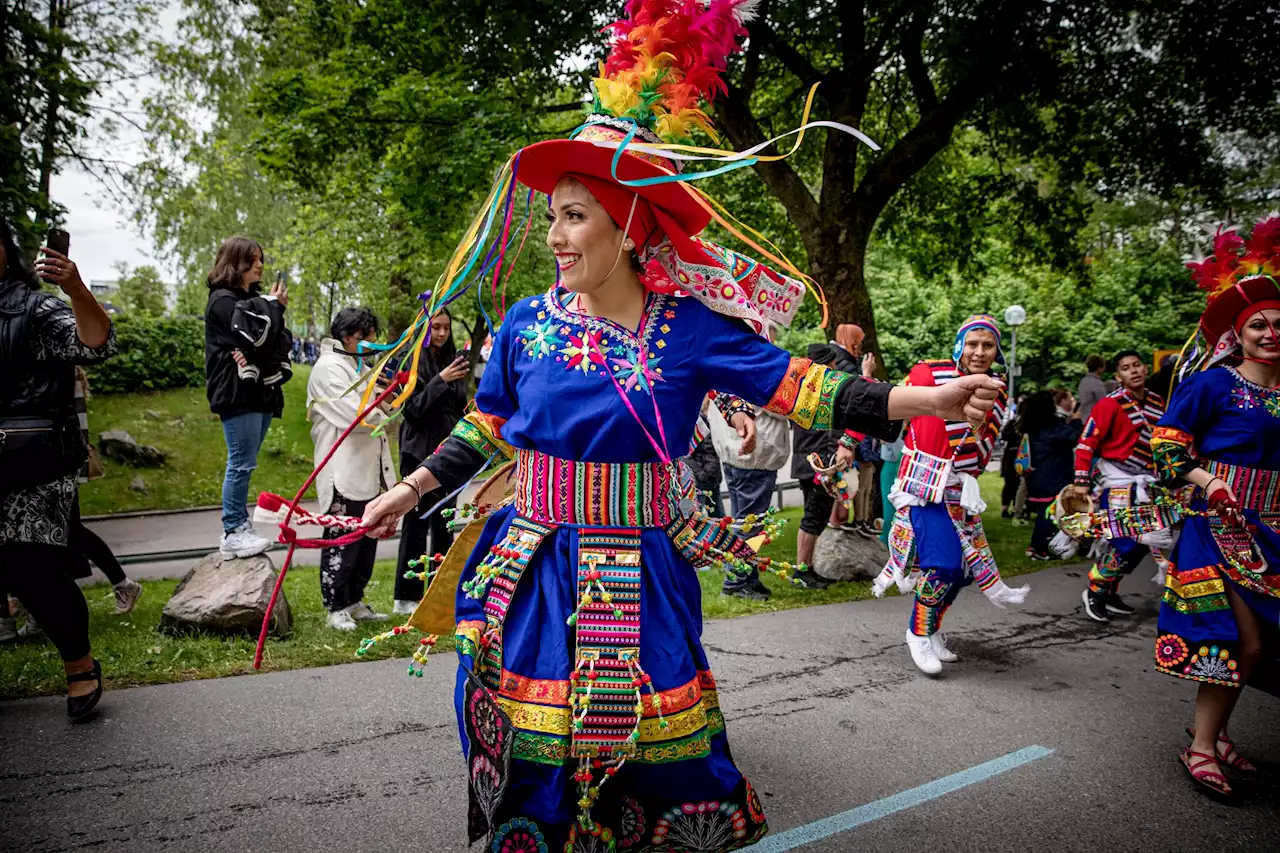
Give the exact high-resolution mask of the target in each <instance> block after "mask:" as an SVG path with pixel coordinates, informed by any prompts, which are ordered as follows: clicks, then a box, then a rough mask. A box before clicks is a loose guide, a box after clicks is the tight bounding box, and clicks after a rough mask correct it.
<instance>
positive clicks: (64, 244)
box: [44, 228, 71, 284]
mask: <svg viewBox="0 0 1280 853" xmlns="http://www.w3.org/2000/svg"><path fill="white" fill-rule="evenodd" d="M44 244H45V245H46V246H48V247H49V248H50V249H53V250H54V251H55V252H60V253H61V254H64V255H66V254H68V253H69V252H70V251H71V235H70V234H68V233H67V232H66V231H63V230H62V229H61V228H50V229H49V233H48V234H46V235H45V237H44ZM44 283H45V284H54V282H52V281H50V280H49V279H47V278H46V279H44Z"/></svg>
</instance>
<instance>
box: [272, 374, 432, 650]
mask: <svg viewBox="0 0 1280 853" xmlns="http://www.w3.org/2000/svg"><path fill="white" fill-rule="evenodd" d="M408 381H409V373H408V372H407V371H403V370H402V371H400V372H399V373H397V374H396V378H395V381H393V382H392V383H391V385H390V386H389V387H388V388H387V389H386V390H385V391H383V392H382V393H381V394H379V395H378V396H377V398H375V399H374V400H373V402H371V403H370V404H369V407H368V408H367V409H365V410H364V411H363V412H361V413H360V414H358V415H356V419H355V420H354V421H352V422H351V425H350V426H348V427H347V428H346V430H344V431H343V433H342V435H340V436H338V440H337V441H335V442H334V443H333V447H331V448H329V452H328V454H326V455H325V457H324V459H322V460H321V461H320V464H319V465H317V466H316V467H315V470H313V471H312V472H311V475H310V476H309V477H307V481H306V482H305V483H303V484H302V488H300V489H298V493H297V494H296V495H294V496H293V500H292V501H290V502H289V511H288V512H287V513H285V516H284V521H282V522H280V531H281V532H280V540H281V541H283V542H288V543H289V550H288V551H287V552H286V553H285V555H284V563H283V564H282V565H281V566H280V574H279V576H277V577H276V585H275V588H274V589H272V590H271V600H270V601H268V602H267V612H266V614H265V615H264V616H263V617H262V630H261V631H260V632H259V633H258V646H257V648H256V649H254V652H253V668H254V669H262V649H263V647H264V646H265V645H266V643H267V631H269V630H270V629H271V613H272V611H273V610H275V607H276V600H277V599H278V598H279V597H280V589H281V587H283V586H284V576H285V575H286V574H288V573H289V566H290V565H291V564H292V563H293V552H294V549H296V548H297V547H298V546H299V545H301V546H302V547H304V548H337V547H341V546H342V545H349V544H351V543H352V542H355V541H358V540H359V539H361V538H363V537H364V535H365V533H366V531H367V528H364V527H361V528H358V529H356V530H353V531H351V532H350V533H348V534H346V535H344V536H340V537H338V538H337V539H301V540H300V539H298V538H297V534H296V533H294V531H293V530H291V529H290V528H289V521H290V520H291V519H292V518H293V515H294V513H295V512H297V511H298V504H299V503H300V502H301V501H302V496H303V495H304V494H306V492H307V489H309V488H311V484H312V483H314V482H315V481H316V477H319V476H320V472H321V471H322V470H324V466H326V465H328V464H329V460H330V459H332V458H333V454H334V453H336V452H337V451H338V448H339V447H340V446H342V442H344V441H346V440H347V436H349V435H351V433H352V432H353V431H354V430H355V428H356V427H357V426H359V425H360V422H361V421H363V420H364V419H365V418H366V417H368V415H369V413H370V412H372V411H373V410H374V409H376V408H378V406H381V405H382V404H383V403H384V402H386V400H387V399H388V398H389V397H391V395H392V394H393V393H394V392H395V390H396V389H397V388H399V387H400V386H401V385H404V384H405V383H406V382H408ZM313 543H316V544H313Z"/></svg>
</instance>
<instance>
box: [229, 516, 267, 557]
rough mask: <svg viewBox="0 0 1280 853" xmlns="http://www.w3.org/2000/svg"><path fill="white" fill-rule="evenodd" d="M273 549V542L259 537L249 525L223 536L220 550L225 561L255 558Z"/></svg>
mask: <svg viewBox="0 0 1280 853" xmlns="http://www.w3.org/2000/svg"><path fill="white" fill-rule="evenodd" d="M270 547H271V540H270V539H266V538H264V537H262V536H259V535H258V532H257V531H256V530H254V529H253V528H252V527H250V526H249V525H248V524H245V525H243V526H241V527H240V528H239V529H238V530H233V531H232V532H231V533H224V534H222V542H221V544H219V545H218V550H219V551H220V552H222V556H223V557H224V558H225V559H228V560H230V559H232V558H235V557H254V556H257V555H258V554H262V553H265V552H266V551H267V550H268V549H269V548H270Z"/></svg>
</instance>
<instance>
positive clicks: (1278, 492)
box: [1205, 459, 1280, 512]
mask: <svg viewBox="0 0 1280 853" xmlns="http://www.w3.org/2000/svg"><path fill="white" fill-rule="evenodd" d="M1205 468H1206V469H1207V470H1208V472H1209V473H1210V474H1212V475H1213V476H1215V477H1217V478H1218V479H1220V480H1222V481H1223V482H1224V483H1226V484H1227V485H1228V486H1230V487H1231V491H1232V493H1233V494H1234V495H1235V496H1236V500H1238V501H1240V506H1242V507H1244V508H1246V509H1256V510H1258V511H1260V512H1277V511H1280V471H1269V470H1267V469H1266V468H1246V467H1244V466H1243V465H1228V464H1227V463H1226V462H1215V461H1214V460H1212V459H1207V460H1205Z"/></svg>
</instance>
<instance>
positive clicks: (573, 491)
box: [515, 450, 679, 527]
mask: <svg viewBox="0 0 1280 853" xmlns="http://www.w3.org/2000/svg"><path fill="white" fill-rule="evenodd" d="M675 484H676V479H675V475H674V474H673V473H672V471H671V469H670V468H668V467H667V466H666V465H662V464H659V463H648V462H575V461H573V460H571V459H559V458H557V457H555V456H548V455H547V454H545V453H539V452H538V451H536V450H517V451H516V490H515V505H516V510H517V511H518V512H519V513H520V515H521V516H523V517H524V518H528V519H531V520H533V521H537V522H541V523H543V524H582V525H589V526H593V527H594V526H599V527H662V526H665V525H666V524H668V523H669V522H670V521H671V520H672V519H673V518H675V517H676V515H677V513H678V512H679V503H678V501H677V498H676V491H675Z"/></svg>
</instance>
